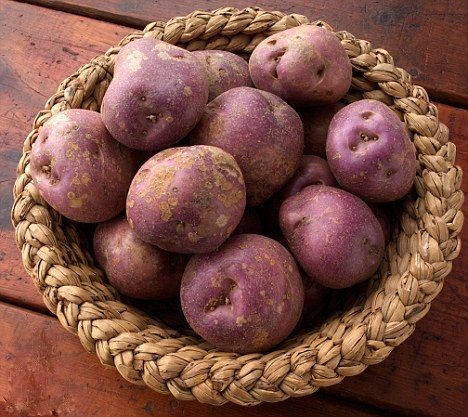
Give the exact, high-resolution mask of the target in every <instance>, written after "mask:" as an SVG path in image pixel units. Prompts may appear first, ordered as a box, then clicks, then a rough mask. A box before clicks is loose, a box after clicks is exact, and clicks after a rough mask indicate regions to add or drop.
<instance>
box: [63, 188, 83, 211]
mask: <svg viewBox="0 0 468 417" xmlns="http://www.w3.org/2000/svg"><path fill="white" fill-rule="evenodd" d="M86 197H87V195H86V194H84V195H83V197H82V198H80V197H77V196H76V194H75V193H74V192H72V191H69V192H68V193H67V198H68V199H69V200H70V207H72V208H81V207H83V199H86Z"/></svg>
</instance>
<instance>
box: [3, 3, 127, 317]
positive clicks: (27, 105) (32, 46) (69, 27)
mask: <svg viewBox="0 0 468 417" xmlns="http://www.w3.org/2000/svg"><path fill="white" fill-rule="evenodd" d="M31 22H34V24H31ZM129 31H130V29H129V28H125V27H122V26H118V25H111V24H108V23H105V22H99V21H95V20H93V19H87V18H81V17H77V16H73V15H68V14H65V13H59V12H54V11H49V10H47V9H42V8H38V7H33V6H26V5H23V4H19V3H15V2H8V1H4V0H2V1H0V36H1V39H2V40H3V41H2V42H1V43H0V299H3V300H5V301H8V300H9V301H11V302H14V303H18V304H20V305H28V306H29V307H30V308H33V309H36V310H42V311H46V307H45V306H44V304H43V302H42V297H41V296H40V295H39V293H38V292H37V290H36V289H35V288H34V286H33V284H32V282H31V280H30V279H29V277H28V275H27V274H26V272H25V271H24V269H23V267H22V263H21V253H20V251H19V250H18V249H17V248H16V245H15V243H14V230H13V227H12V225H11V222H10V210H11V207H12V204H13V196H12V190H13V184H14V181H15V171H16V166H17V164H18V161H19V159H20V157H21V149H22V145H23V141H24V139H25V138H26V136H27V134H28V133H29V131H30V130H31V127H32V122H33V120H34V117H35V115H36V113H37V112H38V111H39V110H41V109H42V108H43V106H44V104H45V102H46V101H47V99H48V98H49V97H50V96H51V95H52V94H53V93H54V92H55V91H56V89H57V86H58V85H59V84H60V82H61V81H62V80H63V79H64V78H66V77H67V76H69V75H70V74H72V73H73V72H75V71H76V70H77V69H78V68H79V67H80V66H81V65H83V64H85V63H87V62H88V61H89V60H90V59H92V58H93V57H94V56H96V55H98V54H101V53H103V52H104V51H106V50H107V49H108V48H109V47H110V46H112V45H114V44H116V43H117V42H118V41H119V40H120V39H122V38H123V37H124V36H125V35H126V34H128V33H129ZM90 33H92V36H88V34H90ZM65 45H67V47H65ZM32 57H34V58H33V59H32Z"/></svg>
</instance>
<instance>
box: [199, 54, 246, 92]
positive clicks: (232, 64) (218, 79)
mask: <svg viewBox="0 0 468 417" xmlns="http://www.w3.org/2000/svg"><path fill="white" fill-rule="evenodd" d="M192 53H193V55H195V56H196V57H197V58H198V59H199V60H200V62H201V63H202V64H203V66H204V67H205V69H206V71H207V74H208V82H209V95H208V101H211V100H213V99H214V98H216V97H218V96H219V95H220V94H221V93H224V92H225V91H227V90H230V89H231V88H234V87H253V83H252V80H251V79H250V73H249V64H248V63H247V61H245V60H244V59H242V58H241V57H240V56H239V55H236V54H233V53H232V52H228V51H216V50H204V51H194V52H192Z"/></svg>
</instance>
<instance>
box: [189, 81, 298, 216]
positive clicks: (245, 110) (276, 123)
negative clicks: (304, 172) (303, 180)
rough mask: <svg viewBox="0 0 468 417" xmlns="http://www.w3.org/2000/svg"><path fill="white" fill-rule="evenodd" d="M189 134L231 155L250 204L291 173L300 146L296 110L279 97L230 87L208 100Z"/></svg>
mask: <svg viewBox="0 0 468 417" xmlns="http://www.w3.org/2000/svg"><path fill="white" fill-rule="evenodd" d="M190 138H191V143H192V144H195V145H210V146H217V147H219V148H221V149H224V150H225V151H226V152H229V153H230V154H231V155H233V156H234V158H235V159H236V161H237V163H238V164H239V166H240V168H241V170H242V173H243V175H244V179H245V184H246V188H247V205H248V206H250V207H252V206H257V205H259V204H261V203H263V202H264V201H266V200H267V199H268V198H269V197H270V196H271V195H272V194H273V193H275V192H276V191H278V190H279V189H280V188H281V187H282V186H283V185H284V184H285V183H286V182H287V181H288V180H289V178H291V177H292V175H293V174H294V172H295V171H296V169H297V167H298V165H299V161H300V158H301V155H302V151H303V148H304V132H303V128H302V122H301V119H300V117H299V115H298V114H297V113H296V111H295V110H294V109H293V108H292V107H290V106H289V105H288V104H287V103H285V102H284V101H283V100H281V99H280V98H279V97H276V96H275V95H273V94H270V93H268V92H266V91H260V90H256V89H254V88H250V87H237V88H233V89H231V90H228V91H226V92H225V93H223V94H221V95H220V96H218V97H217V98H215V99H214V100H213V101H212V102H210V103H209V104H208V105H207V106H206V109H205V113H204V115H203V117H202V119H201V120H200V122H199V123H198V125H197V127H196V128H195V129H194V130H193V131H192V133H191V134H190Z"/></svg>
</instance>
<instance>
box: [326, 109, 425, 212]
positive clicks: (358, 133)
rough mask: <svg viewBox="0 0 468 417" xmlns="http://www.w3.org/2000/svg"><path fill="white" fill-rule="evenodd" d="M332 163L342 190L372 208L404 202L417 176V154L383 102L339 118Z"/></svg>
mask: <svg viewBox="0 0 468 417" xmlns="http://www.w3.org/2000/svg"><path fill="white" fill-rule="evenodd" d="M327 158H328V163H329V165H330V169H331V171H332V172H333V175H334V176H335V178H336V179H337V181H338V183H339V184H340V185H341V187H343V188H344V189H346V190H348V191H350V192H351V193H353V194H355V195H357V196H359V197H360V198H362V199H363V200H365V201H369V202H380V203H382V202H388V201H395V200H398V199H399V198H401V197H403V196H404V195H405V194H407V193H408V192H409V191H410V189H411V187H412V185H413V182H414V178H415V176H416V163H417V162H416V155H415V150H414V146H413V144H412V142H411V141H410V139H409V136H408V133H407V132H406V130H405V127H404V124H403V123H402V122H401V121H400V119H398V117H397V116H396V114H395V113H394V112H393V111H392V110H390V108H389V107H387V106H386V105H385V104H383V103H381V102H380V101H377V100H359V101H356V102H354V103H352V104H349V105H348V106H346V107H345V108H343V109H341V110H340V111H339V112H338V113H336V115H335V116H334V117H333V119H332V121H331V123H330V128H329V132H328V137H327Z"/></svg>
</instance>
